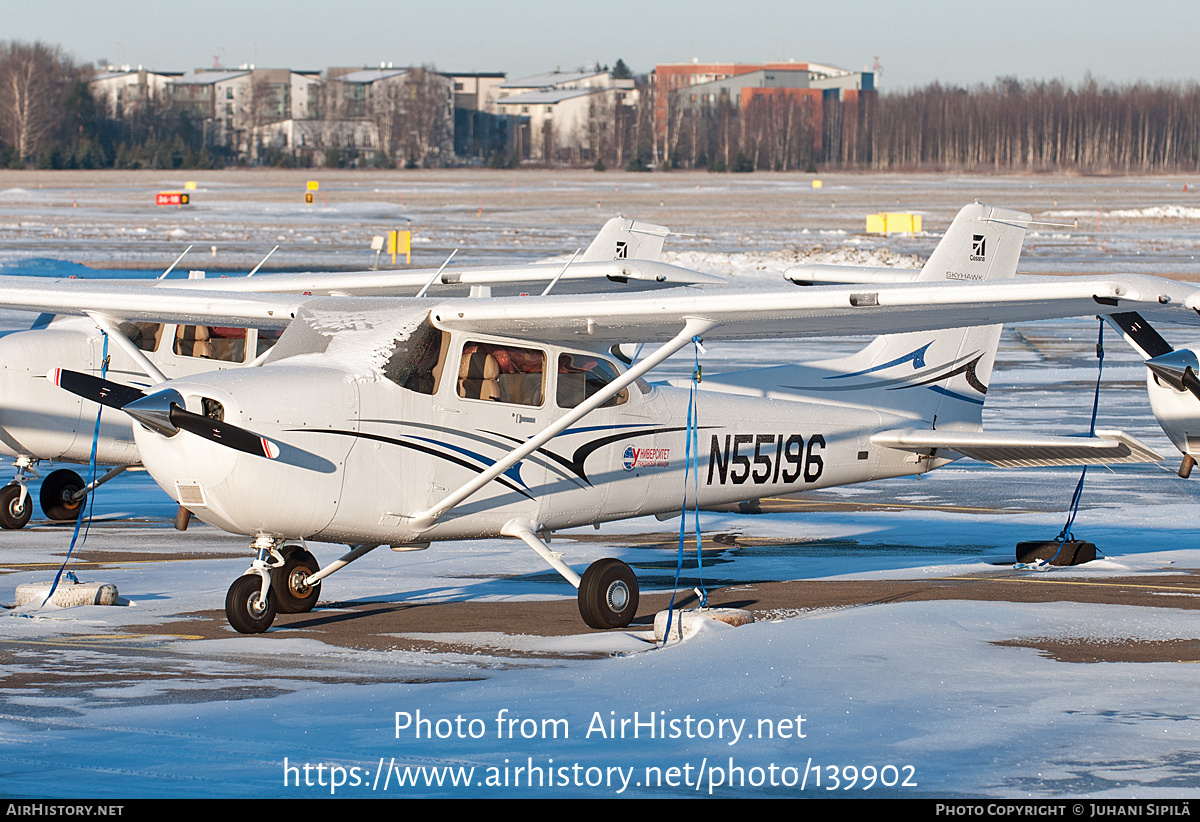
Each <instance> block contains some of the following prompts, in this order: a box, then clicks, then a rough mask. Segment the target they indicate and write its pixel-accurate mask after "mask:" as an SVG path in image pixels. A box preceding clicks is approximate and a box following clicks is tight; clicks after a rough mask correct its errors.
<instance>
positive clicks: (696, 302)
mask: <svg viewBox="0 0 1200 822" xmlns="http://www.w3.org/2000/svg"><path fill="white" fill-rule="evenodd" d="M389 303H390V299H389V298H368V297H312V296H294V295H279V294H238V293H234V292H227V291H209V290H196V289H185V288H171V289H158V288H147V287H145V286H130V285H120V284H116V285H114V284H110V283H105V282H97V281H73V282H72V286H71V287H70V288H65V287H62V286H61V284H55V283H49V284H48V283H47V282H46V281H45V280H36V279H32V278H26V277H0V306H2V307H6V308H13V309H21V310H27V311H39V312H51V313H56V314H101V315H104V316H109V317H114V318H119V319H129V320H157V321H163V322H178V323H207V324H210V325H247V324H254V325H259V326H264V327H276V328H282V327H285V326H286V325H287V324H288V323H289V322H290V321H291V319H292V318H293V317H294V316H295V314H296V312H297V311H298V310H299V308H300V307H301V306H303V305H312V306H314V307H319V309H320V310H321V311H322V312H323V313H333V312H339V311H340V312H345V313H346V314H355V313H358V312H362V311H365V310H371V311H378V310H379V309H381V308H386V307H387V305H389ZM402 303H403V304H405V305H408V306H411V305H412V301H411V300H403V301H398V302H395V303H394V304H395V305H396V306H400V305H401V304H402ZM429 305H430V317H431V319H432V321H433V323H434V324H435V325H436V326H438V327H440V328H443V329H445V330H463V331H467V330H470V331H474V332H477V333H489V334H496V335H500V336H505V337H517V338H526V339H530V340H546V341H557V342H568V341H569V342H572V343H574V344H580V343H588V344H602V343H603V344H609V343H616V342H665V341H667V340H670V339H672V338H674V337H676V336H677V335H678V334H679V332H680V330H681V329H682V327H683V326H684V324H685V323H688V322H689V321H691V324H692V325H693V326H694V327H700V326H703V327H704V328H705V331H704V333H703V336H704V337H705V338H706V339H745V340H750V339H767V338H786V337H822V336H843V335H861V334H890V333H898V332H906V331H920V330H933V329H941V328H960V327H967V326H973V325H988V324H992V323H1001V322H1017V321H1028V320H1042V319H1052V318H1058V317H1072V316H1091V315H1104V314H1113V313H1120V312H1129V311H1142V312H1144V313H1156V314H1159V315H1164V316H1168V317H1170V318H1171V319H1173V320H1176V321H1180V322H1190V323H1193V324H1196V323H1200V315H1198V314H1197V313H1196V308H1197V306H1200V289H1197V288H1196V287H1194V286H1192V285H1188V284H1184V283H1178V282H1174V281H1172V280H1166V279H1162V278H1159V277H1150V276H1146V275H1136V274H1123V275H1112V276H1106V277H1099V278H1095V277H1070V278H1068V277H1028V278H1023V279H1021V280H1019V281H1009V282H994V283H993V282H985V283H905V284H891V285H880V286H844V287H843V286H823V287H820V288H806V289H789V290H786V291H778V290H775V291H744V290H737V291H735V290H732V289H719V290H714V291H709V292H706V293H687V294H673V293H656V294H649V295H642V294H636V295H598V296H583V297H580V296H550V297H512V298H498V299H493V300H477V299H458V300H429Z"/></svg>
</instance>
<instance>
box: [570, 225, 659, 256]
mask: <svg viewBox="0 0 1200 822" xmlns="http://www.w3.org/2000/svg"><path fill="white" fill-rule="evenodd" d="M670 233H671V229H669V228H667V227H666V226H661V225H654V224H653V223H642V222H638V221H637V220H629V219H626V218H624V217H613V218H612V219H611V220H609V221H608V222H607V223H605V224H604V226H603V227H602V228H601V229H600V233H598V234H597V235H596V239H594V240H592V242H591V244H590V245H589V246H588V247H587V248H586V249H585V250H584V252H583V254H581V255H580V256H579V262H581V263H591V262H600V261H604V260H653V261H654V262H660V258H661V257H662V247H663V240H664V239H665V238H666V236H667V235H668V234H670Z"/></svg>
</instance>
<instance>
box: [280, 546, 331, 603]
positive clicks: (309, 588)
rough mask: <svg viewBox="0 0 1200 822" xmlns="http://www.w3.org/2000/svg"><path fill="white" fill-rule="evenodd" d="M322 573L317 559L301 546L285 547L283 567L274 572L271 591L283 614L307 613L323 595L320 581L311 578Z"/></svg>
mask: <svg viewBox="0 0 1200 822" xmlns="http://www.w3.org/2000/svg"><path fill="white" fill-rule="evenodd" d="M319 570H321V565H320V563H318V562H317V558H316V557H314V556H313V555H312V554H310V553H309V552H308V551H306V550H304V549H303V548H301V547H300V546H299V545H285V546H284V547H283V565H281V566H280V567H278V568H272V569H271V591H272V592H273V593H274V594H275V598H276V599H275V601H276V603H277V604H278V607H279V613H281V614H306V613H308V612H309V611H311V610H312V609H313V606H314V605H316V604H317V598H318V597H320V596H321V582H320V581H319V580H318V581H317V582H315V583H314V584H312V585H309V584H308V578H309V577H310V576H312V575H313V574H315V573H316V572H317V571H319Z"/></svg>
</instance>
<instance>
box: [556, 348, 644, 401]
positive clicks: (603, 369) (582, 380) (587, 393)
mask: <svg viewBox="0 0 1200 822" xmlns="http://www.w3.org/2000/svg"><path fill="white" fill-rule="evenodd" d="M616 378H617V369H616V368H615V367H614V366H613V364H612V363H610V362H608V361H606V360H602V359H599V358H598V357H593V356H590V355H588V354H562V355H560V356H559V358H558V391H557V394H556V396H555V399H556V400H557V402H558V407H559V408H574V407H575V406H577V405H579V404H580V403H582V402H583V401H584V400H586V399H587V398H588V397H591V396H592V395H593V394H595V393H597V392H598V391H601V390H603V389H604V387H605V386H606V385H608V384H609V383H611V382H612V381H613V380H615V379H616ZM628 399H629V389H628V388H622V389H621V390H620V391H618V392H617V393H616V394H615V395H613V396H612V397H609V399H608V400H607V401H605V402H604V403H603V404H602V405H601V406H600V407H601V408H612V407H613V406H616V405H623V404H624V403H625V402H626V401H627V400H628Z"/></svg>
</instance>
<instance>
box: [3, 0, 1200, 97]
mask: <svg viewBox="0 0 1200 822" xmlns="http://www.w3.org/2000/svg"><path fill="white" fill-rule="evenodd" d="M0 20H3V25H2V26H0V38H4V39H11V40H26V41H30V40H42V41H45V42H48V43H55V44H58V45H61V46H62V47H63V48H65V49H66V50H67V51H68V52H69V53H70V54H72V55H73V56H74V57H75V58H76V59H77V60H78V61H80V62H91V61H94V60H98V59H101V58H104V59H107V60H109V61H112V62H115V63H131V64H134V65H137V64H143V65H145V66H146V67H147V68H156V69H160V70H171V71H186V70H190V69H193V68H196V67H207V66H211V65H212V64H213V59H214V57H216V58H218V59H219V60H220V62H221V63H222V64H223V65H226V66H236V65H239V64H241V63H254V64H256V65H257V66H260V67H268V68H270V67H280V68H282V67H290V68H308V69H323V68H325V67H326V66H330V65H363V64H373V65H378V63H379V62H380V61H391V62H393V63H395V64H396V65H407V64H432V65H434V66H435V67H436V68H438V69H441V70H443V71H505V72H508V75H509V76H510V77H520V76H522V75H526V74H533V73H537V72H540V71H546V70H551V69H554V68H555V67H561V68H562V69H563V70H568V69H575V68H579V67H580V66H582V65H583V64H584V63H587V62H591V61H594V60H595V61H600V62H601V63H608V64H612V63H614V62H615V61H616V60H617V58H618V57H620V58H623V59H624V60H625V62H626V63H628V64H629V66H630V67H631V68H632V69H633V70H635V71H637V72H645V71H649V70H650V69H651V68H653V66H654V64H655V63H659V62H664V63H665V62H682V61H686V60H690V59H691V58H693V57H698V58H699V59H700V60H701V61H705V62H708V61H741V62H756V61H760V60H780V59H784V60H786V59H789V58H794V59H796V60H811V61H814V62H823V63H828V64H831V65H835V66H841V67H843V68H849V69H863V68H869V67H870V66H871V64H872V62H873V60H874V58H875V56H878V57H879V60H880V63H881V64H882V65H883V69H884V71H883V75H882V78H881V88H884V89H887V88H891V89H901V88H908V87H911V86H915V85H924V84H926V83H929V82H932V81H934V80H938V81H940V82H942V83H944V84H973V83H978V82H990V81H992V80H994V79H995V78H996V77H997V76H1001V75H1016V76H1017V77H1019V78H1022V79H1026V78H1034V79H1053V78H1059V79H1063V80H1066V81H1067V82H1069V83H1077V82H1078V81H1079V80H1080V79H1082V78H1083V76H1084V75H1085V74H1086V73H1087V72H1089V71H1090V72H1091V73H1092V74H1093V75H1095V76H1096V77H1097V78H1099V79H1102V80H1108V81H1113V82H1118V83H1125V82H1131V81H1134V80H1148V81H1157V80H1192V79H1196V78H1200V48H1198V44H1197V39H1198V38H1200V3H1196V2H1178V1H1177V2H1165V0H1142V2H1140V3H1131V2H1128V0H1123V1H1122V2H1113V1H1112V0H1091V2H1081V1H1077V0H1071V1H1070V2H1054V0H995V2H991V3H981V2H970V3H968V2H952V0H917V1H916V2H909V3H901V2H896V0H889V1H888V2H885V1H884V0H842V1H841V2H836V1H834V2H822V3H811V2H801V1H800V0H790V2H789V0H747V2H710V0H692V1H691V2H683V1H682V0H656V1H655V2H644V3H630V2H609V3H598V2H588V3H578V2H571V1H570V0H564V2H557V3H551V2H543V1H542V0H509V1H508V2H503V3H500V2H481V1H480V0H458V2H410V0H352V1H351V2H347V3H344V4H343V3H335V2H329V0H286V2H285V1H284V0H200V2H191V3H169V2H161V0H160V1H159V2H145V1H144V0H105V1H104V2H97V0H44V1H43V2H41V3H31V2H28V0H20V2H17V0H0Z"/></svg>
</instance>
